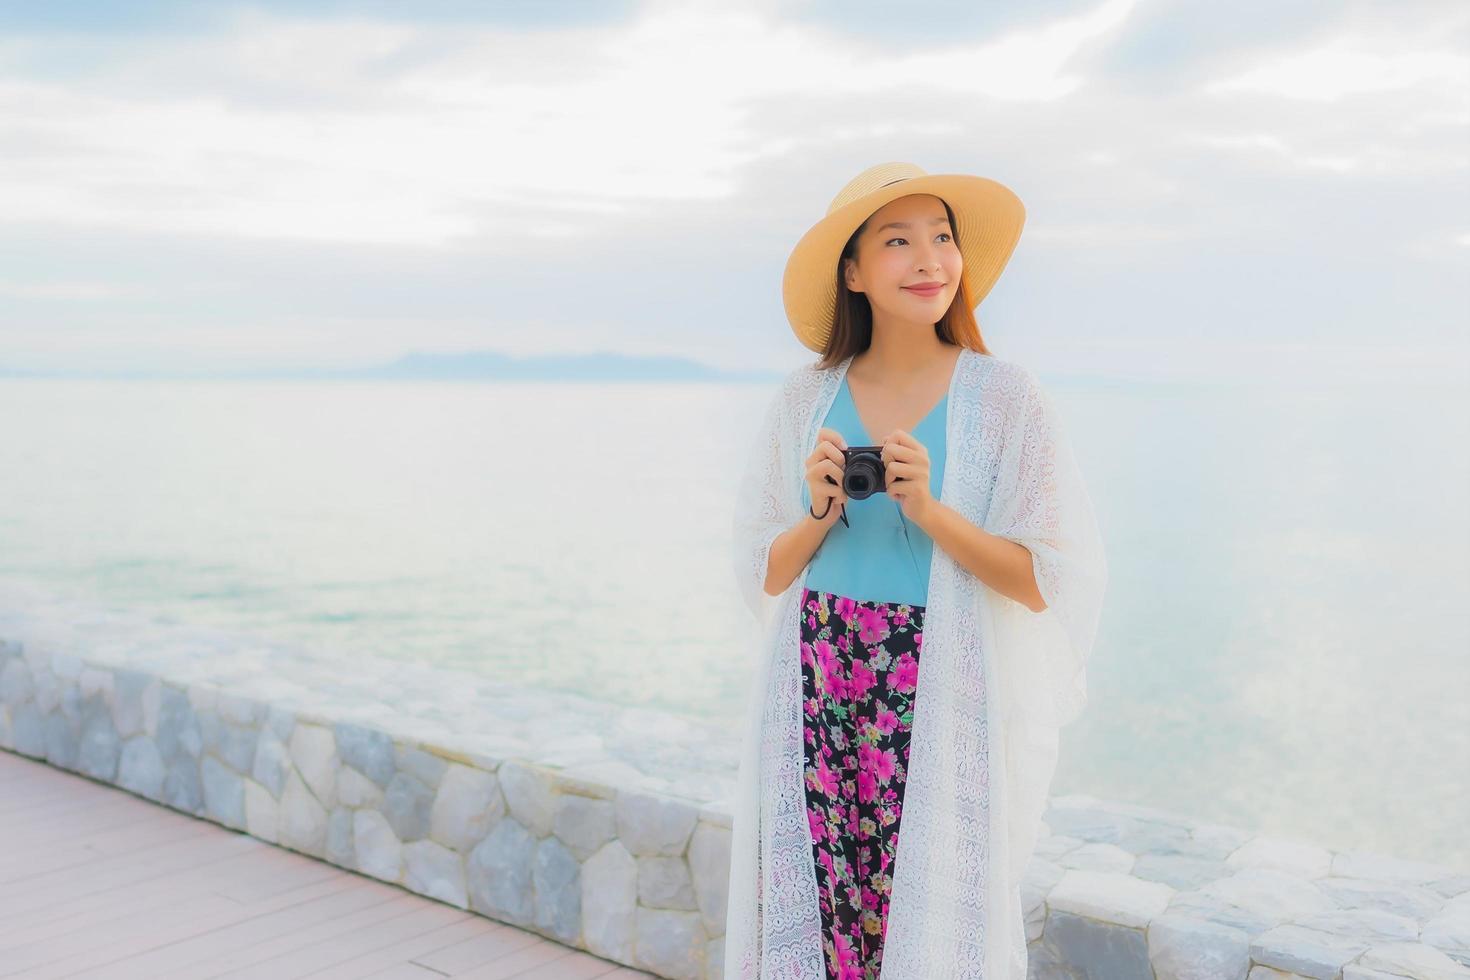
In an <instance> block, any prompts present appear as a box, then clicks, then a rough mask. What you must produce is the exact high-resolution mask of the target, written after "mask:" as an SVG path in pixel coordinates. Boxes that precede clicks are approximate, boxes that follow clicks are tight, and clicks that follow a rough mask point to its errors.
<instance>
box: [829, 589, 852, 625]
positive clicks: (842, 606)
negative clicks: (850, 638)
mask: <svg viewBox="0 0 1470 980" xmlns="http://www.w3.org/2000/svg"><path fill="white" fill-rule="evenodd" d="M834 609H835V611H836V613H837V618H838V619H840V620H842V621H843V622H844V623H850V622H852V613H853V610H855V609H857V600H855V599H849V598H848V597H847V596H845V595H844V596H838V597H837V605H836V606H835V607H834Z"/></svg>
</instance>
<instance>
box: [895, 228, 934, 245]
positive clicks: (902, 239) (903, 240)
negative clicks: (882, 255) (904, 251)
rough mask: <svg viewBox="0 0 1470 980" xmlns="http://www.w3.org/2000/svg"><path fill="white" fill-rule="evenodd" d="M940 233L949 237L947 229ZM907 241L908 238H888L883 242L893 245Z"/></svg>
mask: <svg viewBox="0 0 1470 980" xmlns="http://www.w3.org/2000/svg"><path fill="white" fill-rule="evenodd" d="M939 234H940V237H943V238H949V232H947V231H941V232H940V233H939ZM906 241H908V239H907V238H890V239H888V241H886V242H884V243H883V244H884V245H892V244H893V243H894V242H906Z"/></svg>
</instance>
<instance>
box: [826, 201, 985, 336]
mask: <svg viewBox="0 0 1470 980" xmlns="http://www.w3.org/2000/svg"><path fill="white" fill-rule="evenodd" d="M963 268H964V260H963V258H962V257H961V255H960V250H959V246H957V245H956V244H955V242H954V229H952V228H951V227H950V226H949V215H948V214H946V213H945V210H944V202H943V201H941V200H940V199H939V198H937V197H935V196H934V195H933V194H910V195H908V196H907V197H900V198H898V199H897V200H893V201H889V202H888V203H887V204H885V205H883V207H881V208H879V209H878V210H877V211H875V212H873V216H872V217H871V218H869V219H868V226H867V227H866V228H865V229H863V233H862V234H861V235H860V236H859V237H858V243H857V262H856V264H855V265H854V264H853V263H851V262H849V263H848V264H847V270H846V276H847V288H848V289H850V290H852V291H853V292H855V293H867V295H868V302H869V303H870V304H872V307H873V320H874V322H875V323H876V322H880V321H882V320H892V321H896V322H900V323H914V324H921V325H924V326H933V325H934V324H935V323H938V322H939V320H940V318H941V317H943V316H944V311H945V310H948V309H949V304H950V303H951V302H952V301H953V300H954V296H955V293H956V292H957V291H958V290H959V288H960V272H961V270H962V269H963ZM932 282H938V283H942V285H941V286H940V287H939V288H938V290H935V291H932V292H920V291H915V290H914V289H912V288H910V287H913V286H915V285H918V284H920V283H932Z"/></svg>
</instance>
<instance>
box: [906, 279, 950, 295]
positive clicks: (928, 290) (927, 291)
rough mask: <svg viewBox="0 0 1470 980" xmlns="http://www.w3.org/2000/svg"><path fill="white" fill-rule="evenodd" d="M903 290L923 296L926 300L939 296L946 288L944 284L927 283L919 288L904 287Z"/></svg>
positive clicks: (918, 286)
mask: <svg viewBox="0 0 1470 980" xmlns="http://www.w3.org/2000/svg"><path fill="white" fill-rule="evenodd" d="M903 288H904V289H907V290H908V291H909V292H911V293H915V294H917V295H919V296H923V297H924V298H925V299H929V298H932V297H933V296H935V295H937V294H938V293H939V291H940V290H941V289H943V288H944V283H942V282H926V283H923V284H921V285H917V286H904V287H903Z"/></svg>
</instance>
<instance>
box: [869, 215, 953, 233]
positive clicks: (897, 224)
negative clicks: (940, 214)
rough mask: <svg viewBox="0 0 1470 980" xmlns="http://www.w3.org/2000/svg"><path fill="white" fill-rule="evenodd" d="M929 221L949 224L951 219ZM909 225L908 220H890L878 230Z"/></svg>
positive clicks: (932, 223) (933, 223)
mask: <svg viewBox="0 0 1470 980" xmlns="http://www.w3.org/2000/svg"><path fill="white" fill-rule="evenodd" d="M929 223H930V224H931V225H947V224H949V219H948V218H935V219H934V220H933V221H930V222H929ZM908 227H910V225H909V223H908V222H907V221H890V222H888V224H886V225H883V226H882V227H880V228H879V229H878V230H879V231H882V230H883V229H884V228H908Z"/></svg>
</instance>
